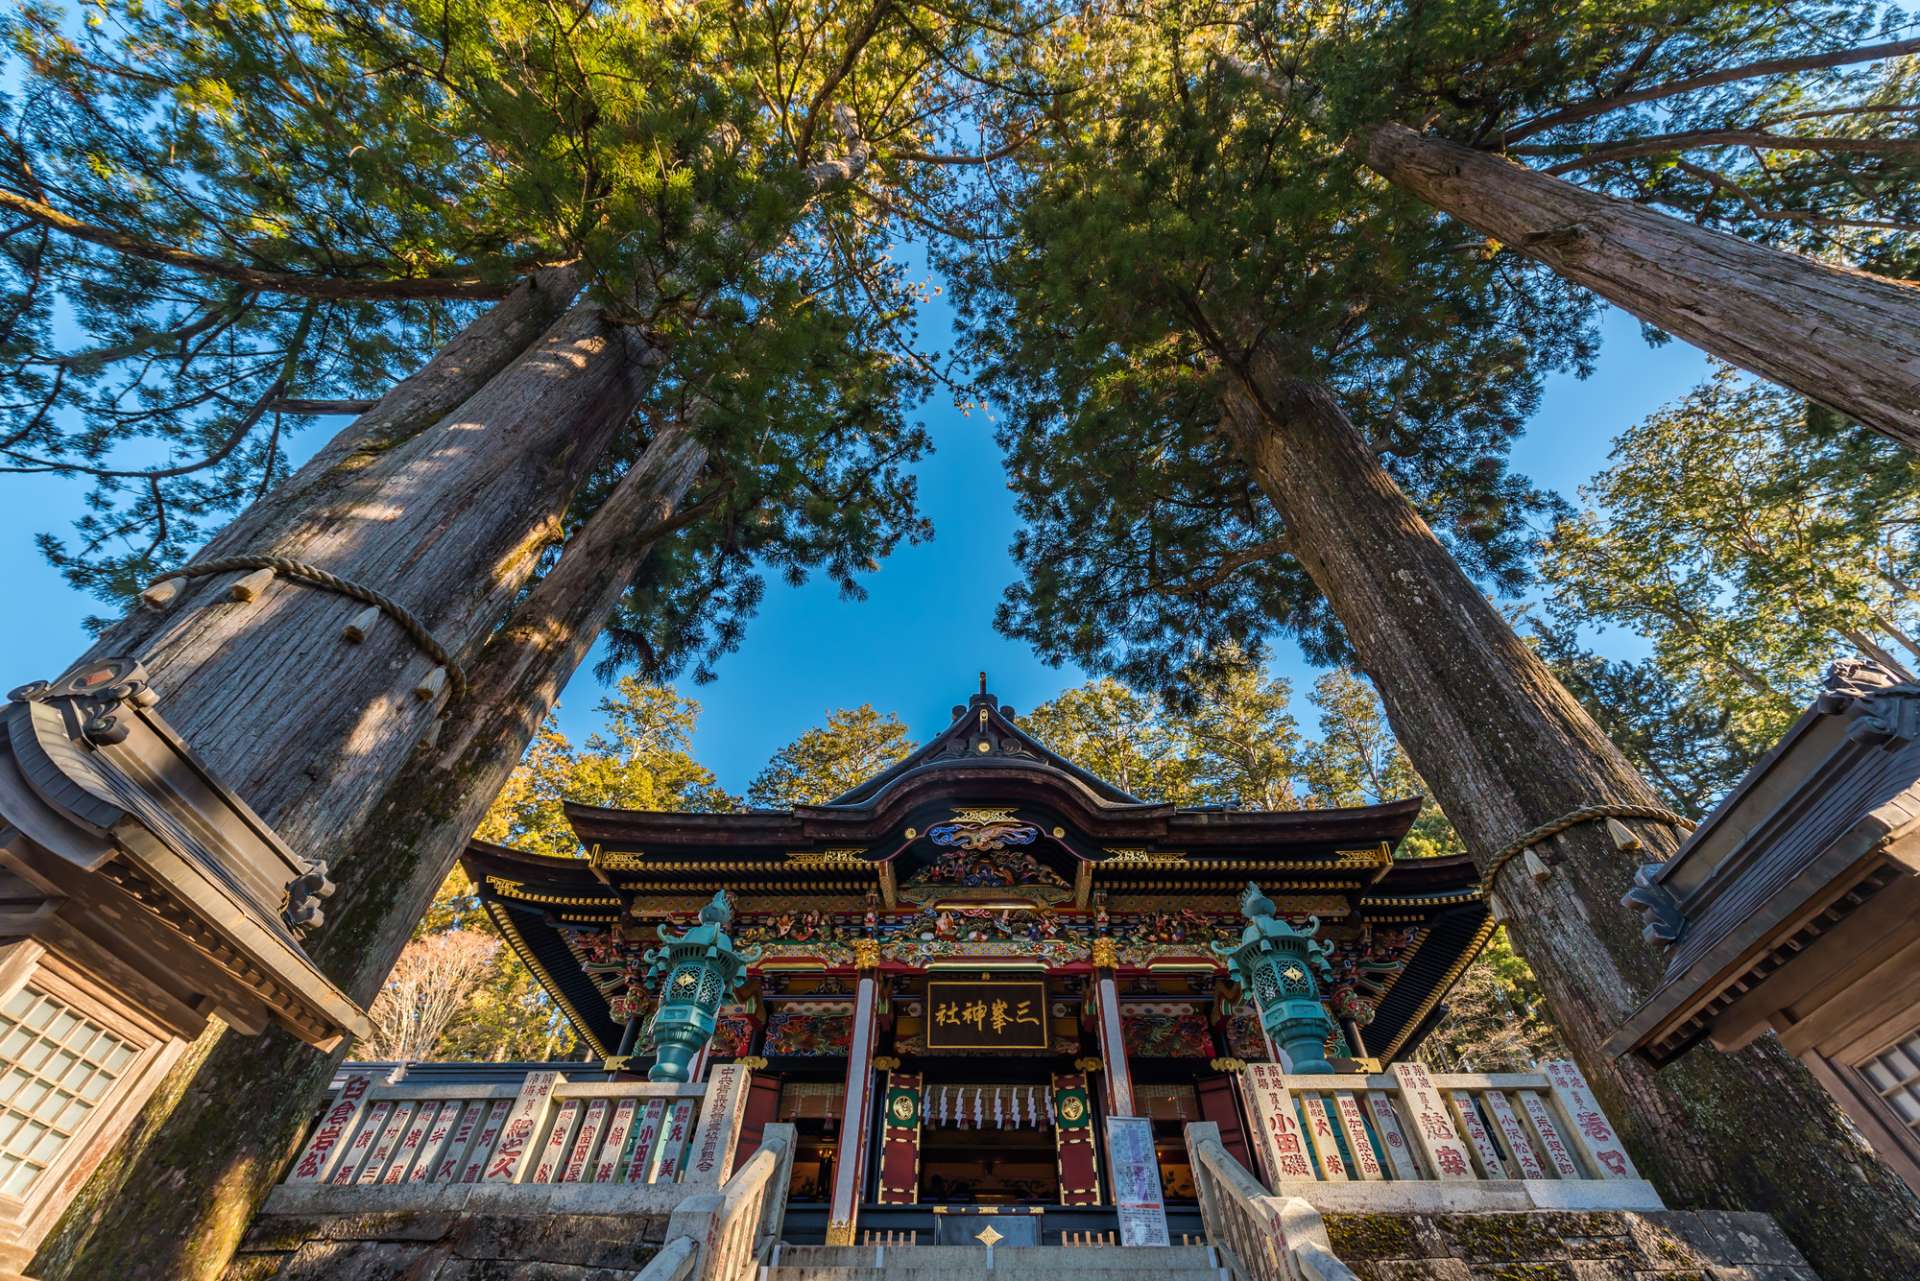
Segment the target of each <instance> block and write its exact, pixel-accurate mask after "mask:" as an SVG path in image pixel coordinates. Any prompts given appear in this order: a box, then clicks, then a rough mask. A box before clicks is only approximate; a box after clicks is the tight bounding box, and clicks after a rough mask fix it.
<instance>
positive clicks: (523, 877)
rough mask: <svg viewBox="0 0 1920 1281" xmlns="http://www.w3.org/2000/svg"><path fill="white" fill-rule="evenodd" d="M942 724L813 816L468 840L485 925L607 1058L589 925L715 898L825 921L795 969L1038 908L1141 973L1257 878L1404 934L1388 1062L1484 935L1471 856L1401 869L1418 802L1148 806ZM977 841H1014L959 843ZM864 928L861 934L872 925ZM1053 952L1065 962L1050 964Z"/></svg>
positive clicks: (774, 813) (1336, 922)
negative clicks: (557, 850) (927, 928)
mask: <svg viewBox="0 0 1920 1281" xmlns="http://www.w3.org/2000/svg"><path fill="white" fill-rule="evenodd" d="M954 712H955V714H954V720H953V723H952V724H951V725H949V726H948V728H947V729H946V730H945V731H943V732H942V733H941V734H939V735H937V736H935V738H934V739H933V740H932V741H931V742H929V743H927V744H926V745H925V746H924V747H921V748H919V749H918V750H916V751H915V752H913V753H912V754H911V755H910V756H908V757H907V758H906V759H904V760H902V761H901V762H899V763H898V764H896V765H894V766H893V767H892V768H890V769H888V770H885V771H883V772H882V773H880V774H877V775H875V776H874V777H873V778H871V779H869V780H867V781H866V782H864V783H861V784H860V785H859V786H857V787H855V788H853V789H851V790H849V791H847V792H846V793H844V794H842V795H840V796H837V797H835V798H834V799H833V800H832V801H830V802H828V803H826V804H822V805H799V806H794V807H792V808H791V809H785V810H748V811H744V812H739V813H731V814H692V813H672V812H662V811H631V810H617V809H608V808H604V807H600V806H591V805H580V804H575V803H571V802H570V803H568V804H567V806H566V813H567V818H568V820H569V822H570V823H571V824H572V826H573V829H574V833H575V835H576V836H577V837H578V838H579V840H580V842H581V845H582V847H583V848H584V849H585V850H586V851H587V853H586V856H585V857H570V858H569V857H555V856H551V855H543V854H534V853H528V852H525V851H520V850H513V849H508V848H505V847H503V846H497V845H490V844H487V843H485V842H479V841H475V842H472V843H470V844H469V846H468V849H467V852H466V854H465V856H464V858H463V863H464V865H465V866H466V869H467V871H468V873H469V874H470V875H471V876H472V877H473V880H474V882H475V884H476V885H478V886H479V887H480V895H481V899H482V901H483V903H484V904H485V907H486V910H487V912H488V914H489V916H490V917H491V918H492V919H493V920H494V921H495V923H496V924H497V925H499V927H500V928H501V931H502V933H503V934H505V935H506V937H507V938H508V940H509V942H510V943H511V944H512V946H513V947H514V949H515V951H516V952H517V953H518V954H519V955H520V956H521V958H522V959H523V960H525V961H526V962H527V964H528V965H529V967H530V968H531V969H532V970H533V971H534V973H535V974H536V976H537V977H538V978H539V979H540V981H541V983H542V984H543V986H545V987H546V989H547V991H548V992H549V993H550V994H551V995H552V996H553V997H554V998H555V1000H556V1002H557V1003H558V1004H559V1005H560V1006H561V1008H562V1009H563V1010H564V1011H565V1013H566V1014H567V1016H568V1018H569V1019H570V1020H571V1022H572V1023H573V1025H574V1027H575V1028H576V1030H578V1031H579V1032H580V1033H581V1034H582V1036H583V1038H584V1039H586V1040H587V1041H588V1043H589V1044H590V1045H592V1046H593V1047H594V1048H595V1050H596V1051H598V1052H599V1053H602V1054H606V1053H611V1051H612V1048H613V1046H614V1045H616V1044H617V1043H618V1039H619V1035H620V1028H619V1025H618V1023H617V1022H616V1021H615V1020H614V1019H613V1017H612V1015H611V1011H610V1008H609V1003H610V998H611V996H612V994H613V993H612V990H611V989H610V988H609V987H608V986H607V985H608V983H609V982H610V979H609V976H608V973H607V971H608V967H606V966H604V965H596V964H591V963H590V962H589V957H588V956H587V953H588V952H591V951H592V948H591V947H587V948H585V950H584V951H583V946H582V943H581V940H582V939H583V938H584V937H587V936H589V935H593V934H595V933H596V932H599V933H610V934H614V935H617V936H621V937H627V938H631V939H641V938H643V937H644V938H646V939H651V938H652V930H653V925H654V923H657V922H660V921H663V920H669V919H679V920H684V919H686V918H688V917H689V916H690V915H691V914H692V913H693V912H695V911H697V909H698V908H699V906H700V905H701V904H702V903H703V902H705V900H706V899H707V898H709V897H711V895H712V894H713V892H714V890H716V889H719V888H725V889H726V890H727V891H728V893H729V894H730V895H731V896H732V898H733V901H734V904H735V907H736V910H738V911H739V912H740V913H741V914H742V921H743V923H750V922H753V921H759V922H762V923H764V922H767V921H769V920H772V919H774V918H776V917H778V916H779V915H781V914H783V913H787V914H792V913H800V912H806V913H811V914H815V915H817V916H818V917H820V918H822V919H823V920H825V921H827V922H828V923H829V924H828V926H827V929H826V931H825V933H824V934H823V935H820V936H816V937H819V938H823V939H826V940H829V941H825V942H820V943H818V944H817V945H814V944H803V943H800V942H794V943H791V944H783V943H779V942H778V941H776V942H775V945H774V946H773V947H771V948H769V949H768V950H769V952H770V953H773V954H778V955H779V956H780V960H781V968H784V969H787V970H792V969H793V967H794V966H795V965H797V964H800V963H802V962H807V963H810V964H813V965H816V966H818V967H819V968H820V969H822V970H830V969H845V968H846V966H847V965H848V964H850V960H849V957H850V955H851V953H850V945H849V944H848V943H847V941H846V940H847V939H848V938H850V937H852V936H853V935H855V934H859V933H860V932H861V929H862V926H861V919H862V914H863V913H864V912H867V911H879V912H881V913H882V916H881V917H880V921H881V924H880V927H879V928H880V933H881V934H882V936H884V937H886V938H890V939H894V940H895V941H894V942H888V943H885V944H884V945H883V953H882V954H883V956H885V957H886V958H887V963H888V964H890V965H891V964H898V965H903V966H905V967H906V968H909V969H912V968H918V967H919V966H921V965H923V964H924V962H925V960H926V958H925V957H924V956H921V955H919V952H918V951H916V949H919V948H920V945H919V944H918V943H915V942H913V941H912V939H910V938H907V936H905V935H900V934H897V933H893V932H891V931H896V930H897V929H898V928H900V927H899V926H898V924H897V923H898V922H900V921H902V920H905V919H906V918H907V917H909V916H910V915H912V914H914V913H916V912H922V913H924V912H930V911H932V910H933V909H935V908H939V907H941V906H948V907H952V908H953V909H954V910H955V911H957V912H962V913H965V912H969V911H971V912H972V913H973V914H974V916H975V917H978V916H979V915H980V914H981V913H982V912H983V910H989V909H990V910H993V911H999V912H1001V914H1002V915H1004V914H1005V911H1006V910H1007V909H1012V910H1014V911H1016V912H1025V911H1028V910H1031V909H1042V910H1043V911H1044V912H1045V913H1048V914H1051V915H1052V916H1053V918H1054V919H1055V920H1056V921H1058V922H1061V923H1062V924H1061V929H1062V931H1063V933H1062V934H1061V938H1062V940H1064V939H1066V938H1068V937H1073V938H1079V937H1081V936H1082V935H1087V934H1088V932H1089V931H1090V930H1092V928H1093V924H1092V922H1093V918H1094V916H1095V915H1096V913H1097V914H1098V915H1099V917H1100V921H1101V924H1100V929H1101V930H1102V931H1104V930H1105V929H1106V928H1107V926H1106V924H1105V922H1106V920H1107V912H1108V910H1109V909H1111V912H1112V934H1113V937H1114V938H1115V939H1116V940H1117V941H1119V942H1120V943H1121V944H1122V947H1123V949H1125V948H1128V947H1132V948H1134V949H1135V953H1134V955H1135V959H1134V960H1133V961H1126V960H1124V959H1123V966H1130V967H1132V970H1133V972H1136V973H1141V974H1144V973H1146V972H1147V970H1149V969H1151V968H1152V967H1153V966H1155V965H1161V966H1165V965H1173V966H1175V968H1179V969H1186V970H1192V969H1195V968H1196V966H1197V967H1198V968H1201V969H1204V968H1207V966H1208V965H1217V958H1215V957H1213V956H1212V954H1210V953H1208V952H1207V950H1206V947H1205V945H1204V944H1203V943H1200V942H1197V941H1195V940H1197V939H1198V938H1199V937H1200V935H1199V934H1194V935H1190V936H1189V941H1188V943H1187V944H1185V945H1181V944H1179V943H1177V942H1175V943H1169V944H1161V943H1156V942H1154V941H1153V940H1152V939H1150V938H1148V937H1147V936H1146V932H1147V931H1149V930H1150V929H1151V928H1152V925H1151V923H1152V922H1153V921H1155V920H1157V919H1161V918H1164V917H1165V916H1166V914H1167V913H1174V914H1178V913H1181V912H1188V913H1191V914H1192V915H1193V918H1194V919H1196V920H1199V919H1205V920H1206V921H1208V922H1209V923H1210V925H1209V927H1208V928H1210V929H1214V930H1216V931H1217V930H1219V929H1227V928H1229V926H1230V927H1231V929H1232V930H1234V931H1237V929H1238V924H1237V921H1238V908H1237V902H1238V896H1239V894H1240V891H1241V890H1242V889H1243V888H1244V887H1245V886H1246V884H1247V882H1248V881H1250V880H1254V881H1258V882H1259V883H1260V884H1261V885H1262V886H1263V887H1264V888H1265V889H1266V891H1267V893H1268V894H1269V895H1270V896H1272V897H1274V898H1275V899H1276V901H1278V902H1280V904H1281V909H1282V911H1283V912H1285V913H1287V914H1288V915H1290V916H1292V917H1295V918H1296V919H1305V918H1306V917H1308V916H1318V917H1320V918H1321V920H1322V922H1323V927H1324V928H1325V929H1326V930H1327V931H1329V932H1328V934H1327V937H1329V938H1330V939H1333V940H1334V941H1335V942H1336V943H1340V944H1341V945H1342V946H1346V947H1357V946H1362V945H1363V944H1364V941H1365V940H1366V939H1367V938H1369V937H1377V936H1378V934H1379V932H1382V931H1384V932H1386V933H1387V934H1393V933H1395V932H1398V933H1399V934H1400V935H1402V936H1404V938H1405V939H1406V940H1407V941H1406V943H1405V945H1404V947H1403V948H1402V949H1401V951H1400V953H1399V954H1398V955H1397V960H1396V962H1395V965H1396V968H1395V970H1394V974H1395V977H1394V978H1393V979H1392V980H1391V981H1390V982H1386V983H1382V984H1380V985H1378V990H1377V991H1375V992H1374V993H1373V997H1374V998H1375V999H1376V1001H1377V1006H1378V1009H1377V1014H1376V1015H1375V1018H1374V1022H1373V1024H1372V1025H1371V1030H1370V1031H1369V1033H1368V1036H1369V1043H1370V1045H1371V1047H1372V1048H1373V1050H1374V1052H1375V1053H1377V1054H1381V1055H1383V1056H1387V1057H1391V1056H1392V1055H1394V1054H1395V1053H1396V1052H1404V1051H1405V1050H1407V1049H1410V1048H1411V1046H1412V1045H1414V1044H1416V1043H1417V1042H1418V1039H1419V1037H1420V1036H1421V1035H1423V1034H1424V1032H1425V1030H1426V1028H1427V1027H1428V1026H1430V1025H1431V1024H1432V1022H1433V1021H1434V1020H1435V1019H1436V1018H1437V1017H1438V1016H1439V1014H1440V1012H1441V1011H1442V1009H1443V1007H1442V1006H1441V1005H1440V1004H1439V1003H1440V1000H1441V998H1442V996H1443V995H1444V993H1445V991H1446V989H1447V988H1448V987H1449V986H1450V985H1451V984H1452V982H1453V981H1454V979H1455V978H1457V977H1458V975H1459V973H1460V972H1461V970H1462V969H1464V968H1465V966H1466V964H1467V963H1468V962H1469V961H1471V960H1472V958H1473V956H1474V955H1475V954H1476V953H1477V952H1478V951H1479V949H1480V947H1481V945H1482V944H1483V943H1484V942H1485V940H1486V937H1487V934H1488V933H1489V932H1490V930H1491V921H1490V918H1489V915H1488V913H1487V908H1486V904H1485V901H1484V896H1483V895H1482V894H1481V891H1480V888H1479V878H1478V874H1477V872H1476V871H1475V869H1474V866H1473V864H1472V862H1471V860H1470V859H1468V858H1466V857H1465V856H1456V857H1445V858H1396V857H1394V854H1393V851H1394V849H1395V847H1397V846H1398V845H1399V843H1400V842H1401V840H1402V839H1403V838H1404V837H1405V836H1406V834H1407V831H1408V830H1409V828H1410V827H1411V826H1412V824H1413V821H1414V819H1415V818H1416V817H1417V815H1418V814H1419V811H1420V805H1421V802H1420V799H1419V798H1418V797H1412V798H1408V799H1406V800H1400V801H1392V802H1388V803H1386V804H1381V805H1368V806H1356V807H1351V808H1344V809H1317V810H1277V811H1263V810H1241V809H1237V808H1232V807H1226V806H1205V807H1182V806H1175V805H1167V804H1161V803H1158V802H1153V801H1145V800H1141V799H1140V798H1138V797H1135V796H1132V795H1130V794H1128V793H1127V792H1125V791H1124V790H1122V789H1120V788H1118V787H1115V786H1114V785H1112V784H1111V783H1108V782H1106V781H1104V780H1102V779H1099V778H1097V777H1095V776H1094V775H1092V774H1090V773H1088V772H1087V771H1085V770H1083V769H1081V768H1080V767H1078V766H1076V765H1074V764H1073V763H1072V762H1070V761H1068V760H1066V759H1065V758H1064V757H1061V756H1060V755H1059V754H1058V753H1056V752H1054V751H1052V750H1051V749H1049V748H1047V747H1046V745H1045V744H1043V743H1040V742H1039V741H1038V740H1037V739H1035V738H1034V737H1033V736H1032V735H1030V734H1028V733H1027V732H1026V731H1025V730H1023V729H1022V728H1021V727H1020V726H1019V725H1018V724H1017V723H1016V722H1015V720H1014V718H1013V715H1012V713H1011V712H1010V711H1008V710H1007V709H1005V708H1002V707H1001V706H1000V705H999V700H997V699H996V698H994V697H993V696H992V695H991V694H988V693H986V692H985V691H984V690H982V691H981V692H980V693H979V694H976V695H974V696H973V697H972V698H971V699H970V700H969V701H968V703H967V705H966V706H964V707H958V708H955V709H954ZM996 825H997V826H996ZM990 828H991V829H993V831H994V832H1000V833H1002V834H1007V835H1008V841H1007V843H1002V844H995V845H970V844H968V839H971V838H978V837H980V836H982V835H983V834H985V835H992V834H993V833H992V832H989V831H988V829H990ZM956 833H958V834H959V836H960V837H961V838H962V839H956ZM970 848H979V849H987V850H1000V851H1004V852H1005V856H1006V857H1008V858H1014V859H1018V860H1021V865H1020V866H1021V869H1022V870H1021V871H1020V872H1019V874H1017V875H1014V876H1012V877H1011V879H1010V880H1007V879H1003V880H997V881H994V882H991V883H984V884H980V885H978V886H977V887H976V884H975V883H974V882H972V881H969V882H966V884H965V885H957V884H955V883H954V882H952V881H946V882H944V883H943V882H941V881H940V880H939V875H940V867H941V860H942V859H943V857H951V856H952V855H953V853H954V852H955V850H956V849H958V850H966V849H970ZM1156 914H1159V915H1158V916H1156ZM1017 919H1019V920H1028V919H1034V918H1031V917H1028V916H1025V915H1022V916H1020V917H1019V918H1017ZM1222 922H1226V923H1227V924H1222ZM866 928H867V930H868V932H869V933H871V931H872V929H873V925H872V923H871V920H869V924H868V926H867V927H866ZM913 928H914V929H915V930H919V929H920V928H921V927H920V926H914V927H913ZM927 937H930V936H927ZM1049 937H1052V936H1051V935H1049ZM1208 937H1212V936H1211V935H1208ZM1343 940H1344V941H1343ZM1356 940H1358V942H1356ZM969 946H975V947H976V950H975V951H973V952H969V953H967V955H969V956H975V955H978V956H979V957H980V958H981V960H982V963H983V964H988V965H990V964H992V960H991V956H990V955H989V954H993V948H994V946H995V943H994V942H993V941H992V940H988V941H984V942H981V943H979V944H977V945H969ZM1013 946H1014V945H1013V944H1011V943H1010V944H1009V947H1010V948H1012V947H1013ZM1025 946H1028V949H1029V951H1031V950H1033V947H1032V945H1030V944H1028V945H1025ZM1048 946H1051V945H1042V946H1041V947H1040V950H1041V951H1046V949H1047V947H1048ZM1076 946H1078V947H1079V948H1081V949H1082V950H1084V948H1085V946H1086V944H1085V943H1084V942H1081V943H1078V944H1077V945H1076ZM922 950H924V949H922ZM789 954H790V955H789ZM1013 954H1014V953H1013V951H1009V952H1008V956H1009V957H1012V956H1013ZM1125 955H1126V953H1125V952H1124V951H1123V957H1124V956H1125ZM809 958H811V959H810V960H809ZM1046 959H1047V960H1048V963H1049V965H1061V964H1064V965H1068V966H1072V965H1073V964H1075V963H1076V962H1075V961H1074V960H1072V959H1071V958H1064V959H1063V957H1062V956H1060V955H1055V954H1054V953H1051V952H1050V953H1048V955H1047V958H1046ZM1081 959H1082V960H1083V959H1084V957H1082V958H1081ZM1028 963H1029V964H1030V963H1031V958H1029V959H1028ZM1376 1034H1377V1038H1378V1039H1375V1037H1376Z"/></svg>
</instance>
